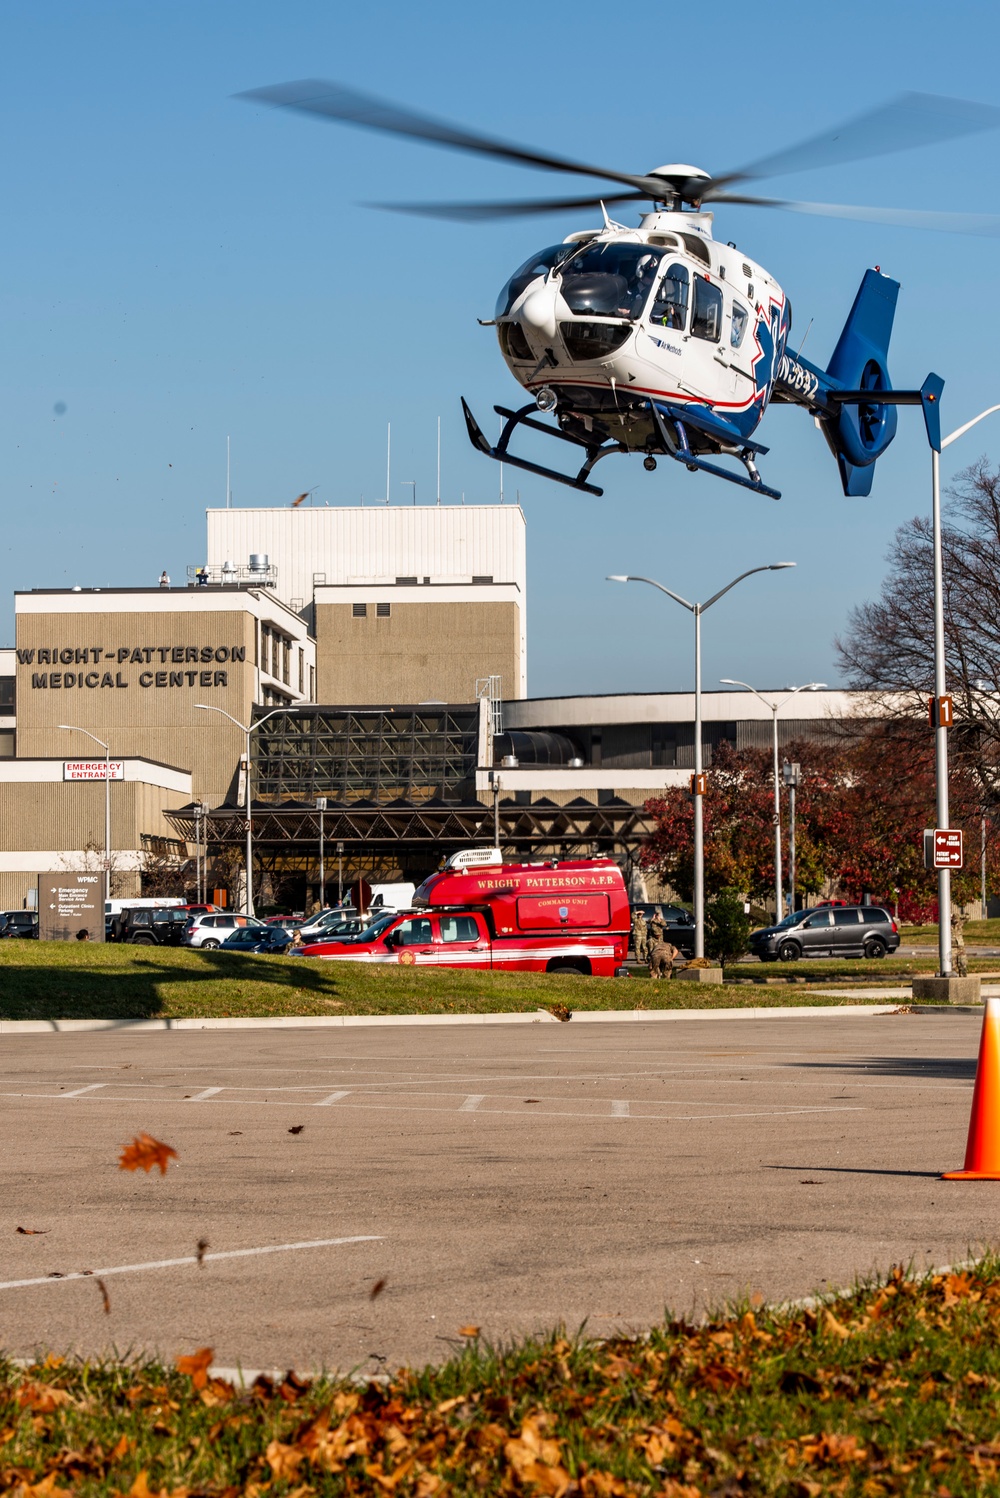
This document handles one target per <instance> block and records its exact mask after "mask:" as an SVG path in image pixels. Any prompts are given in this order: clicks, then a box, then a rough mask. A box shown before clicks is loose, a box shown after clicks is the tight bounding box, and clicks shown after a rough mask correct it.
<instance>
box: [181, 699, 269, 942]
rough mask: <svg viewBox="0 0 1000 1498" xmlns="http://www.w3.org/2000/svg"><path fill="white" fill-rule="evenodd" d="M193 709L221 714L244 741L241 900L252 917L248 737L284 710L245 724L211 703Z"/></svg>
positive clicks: (200, 703) (201, 703) (244, 911)
mask: <svg viewBox="0 0 1000 1498" xmlns="http://www.w3.org/2000/svg"><path fill="white" fill-rule="evenodd" d="M195 707H196V708H198V710H199V712H203V713H221V714H222V716H223V717H224V718H228V719H229V721H230V723H233V724H235V726H236V727H237V728H238V729H239V730H240V732H241V733H242V734H243V736H244V738H245V739H246V764H247V773H246V781H245V782H244V787H243V805H244V807H245V808H246V817H247V848H246V891H245V895H244V900H243V913H244V915H253V827H252V825H251V817H250V735H251V734H252V733H256V731H257V729H258V728H259V727H260V726H261V724H262V723H266V722H267V720H268V718H273V717H275V716H276V715H277V714H278V713H283V712H285V711H286V709H285V708H283V707H276V708H273V709H272V710H271V712H269V713H265V714H264V716H263V718H258V719H257V721H256V723H250V724H246V723H241V722H240V720H239V718H234V717H233V715H232V713H227V712H226V710H225V708H223V707H213V706H212V705H211V703H208V702H196V703H195Z"/></svg>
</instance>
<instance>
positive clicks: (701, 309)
mask: <svg viewBox="0 0 1000 1498" xmlns="http://www.w3.org/2000/svg"><path fill="white" fill-rule="evenodd" d="M691 332H692V334H693V336H694V337H695V338H705V339H707V341H708V342H709V343H718V341H719V336H720V334H721V332H722V292H721V291H720V290H719V288H718V286H713V285H712V283H711V281H706V280H704V279H703V277H701V276H696V277H695V283H694V317H693V318H692V319H691Z"/></svg>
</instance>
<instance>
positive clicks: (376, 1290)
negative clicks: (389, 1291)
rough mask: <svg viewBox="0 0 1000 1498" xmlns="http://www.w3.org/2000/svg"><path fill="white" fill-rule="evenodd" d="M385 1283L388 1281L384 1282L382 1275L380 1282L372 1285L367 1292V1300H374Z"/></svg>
mask: <svg viewBox="0 0 1000 1498" xmlns="http://www.w3.org/2000/svg"><path fill="white" fill-rule="evenodd" d="M387 1283H388V1281H387V1280H386V1278H385V1276H384V1275H383V1277H382V1278H381V1279H380V1280H376V1281H375V1283H374V1285H372V1287H371V1289H370V1290H369V1291H368V1299H369V1300H374V1299H375V1298H376V1297H377V1296H379V1295H381V1294H382V1291H383V1290H384V1289H385V1287H386V1284H387Z"/></svg>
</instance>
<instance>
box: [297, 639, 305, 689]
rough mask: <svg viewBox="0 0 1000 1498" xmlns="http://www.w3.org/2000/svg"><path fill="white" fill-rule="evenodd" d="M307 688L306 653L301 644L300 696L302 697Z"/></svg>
mask: <svg viewBox="0 0 1000 1498" xmlns="http://www.w3.org/2000/svg"><path fill="white" fill-rule="evenodd" d="M305 689H306V653H305V651H304V650H303V649H302V646H301V645H300V646H299V696H300V697H301V696H302V694H303V692H304V691H305Z"/></svg>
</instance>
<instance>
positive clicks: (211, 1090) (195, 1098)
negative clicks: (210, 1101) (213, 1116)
mask: <svg viewBox="0 0 1000 1498" xmlns="http://www.w3.org/2000/svg"><path fill="white" fill-rule="evenodd" d="M221 1091H222V1088H221V1087H205V1088H203V1089H202V1091H201V1092H195V1093H193V1094H192V1095H191V1097H186V1098H185V1099H184V1102H185V1103H203V1102H204V1101H205V1099H206V1098H210V1097H215V1094H216V1093H217V1092H221Z"/></svg>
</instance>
